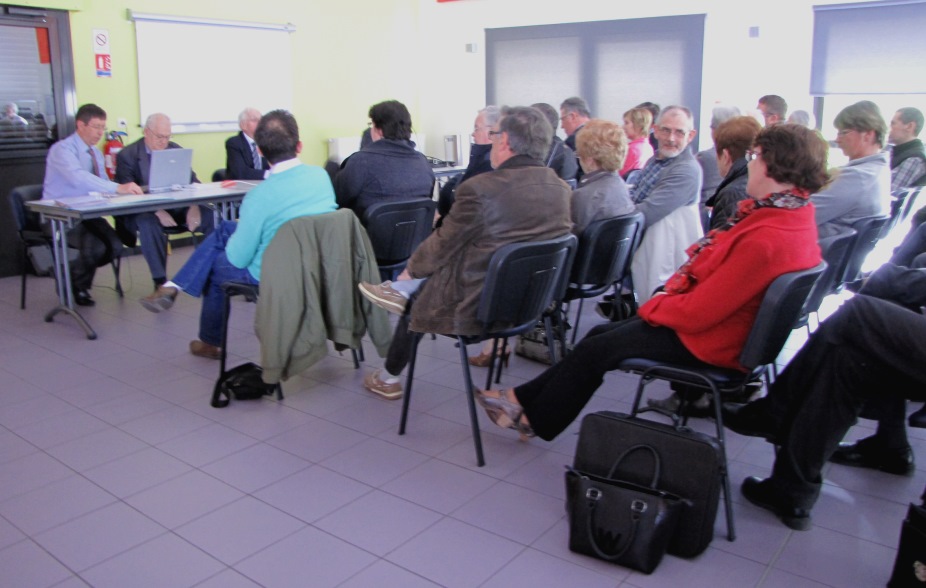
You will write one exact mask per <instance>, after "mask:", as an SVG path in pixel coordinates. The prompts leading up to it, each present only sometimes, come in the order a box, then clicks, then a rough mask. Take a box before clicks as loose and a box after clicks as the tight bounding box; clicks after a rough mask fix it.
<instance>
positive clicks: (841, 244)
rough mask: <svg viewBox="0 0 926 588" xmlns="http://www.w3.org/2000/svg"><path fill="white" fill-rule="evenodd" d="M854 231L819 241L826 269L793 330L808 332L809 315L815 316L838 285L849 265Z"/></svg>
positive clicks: (854, 236)
mask: <svg viewBox="0 0 926 588" xmlns="http://www.w3.org/2000/svg"><path fill="white" fill-rule="evenodd" d="M857 234H858V233H856V232H855V229H849V230H847V231H844V232H842V233H839V234H836V235H830V236H829V237H825V238H823V239H820V255H821V256H822V257H823V261H825V262H826V269H825V270H823V273H822V274H820V278H819V279H818V280H817V281H816V282H815V283H814V285H813V289H811V291H810V295H809V296H808V297H807V303H806V304H805V305H804V311H803V312H802V313H801V316H800V317H799V318H798V319H797V323H796V324H795V325H794V328H795V329H797V328H800V327H804V326H806V327H807V331H808V332H809V331H810V315H811V314H816V313H817V311H818V310H820V305H821V304H822V303H823V299H824V298H825V297H826V296H827V295H828V294H830V293H832V292H833V291H835V289H836V287H837V286H838V285H839V280H840V279H841V276H842V275H843V274H844V273H845V271H846V265H847V264H848V263H849V250H850V249H851V247H852V244H853V243H854V242H855V238H856V235H857Z"/></svg>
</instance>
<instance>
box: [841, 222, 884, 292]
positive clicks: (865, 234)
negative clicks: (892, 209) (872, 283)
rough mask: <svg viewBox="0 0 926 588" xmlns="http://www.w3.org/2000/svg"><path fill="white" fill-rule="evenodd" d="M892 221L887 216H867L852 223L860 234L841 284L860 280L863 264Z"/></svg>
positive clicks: (851, 252)
mask: <svg viewBox="0 0 926 588" xmlns="http://www.w3.org/2000/svg"><path fill="white" fill-rule="evenodd" d="M890 220H891V217H889V216H887V215H883V216H866V217H865V218H860V219H858V220H857V221H855V222H854V223H852V228H853V229H855V232H856V233H858V235H856V237H855V243H854V244H853V245H852V248H851V250H850V251H849V262H848V263H847V264H846V271H845V272H844V273H843V275H842V278H841V280H840V282H852V281H855V279H856V278H858V274H859V271H861V269H862V264H863V263H865V258H866V257H868V254H869V253H871V250H872V249H874V248H875V244H877V242H878V239H880V238H881V231H882V230H883V229H884V225H886V224H887V223H888V222H889V221H890Z"/></svg>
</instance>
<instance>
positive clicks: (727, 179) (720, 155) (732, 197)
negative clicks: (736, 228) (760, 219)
mask: <svg viewBox="0 0 926 588" xmlns="http://www.w3.org/2000/svg"><path fill="white" fill-rule="evenodd" d="M761 130H762V126H761V125H760V124H759V123H758V121H756V119H754V118H752V117H751V116H737V117H735V118H732V119H730V120H728V121H726V122H724V123H721V124H720V126H718V127H717V128H716V129H714V130H713V134H714V150H715V151H714V152H715V153H716V160H717V169H718V171H719V172H720V175H721V177H723V180H721V182H720V184H719V185H718V186H717V189H716V190H715V191H714V194H712V195H711V197H710V198H709V199H708V200H707V202H706V204H707V206H709V207H710V209H711V222H710V227H709V228H710V229H718V228H720V227H721V226H722V225H723V224H724V223H725V222H727V219H728V218H730V217H731V216H733V214H734V213H736V207H737V206H738V205H739V202H740V200H745V199H746V198H747V197H748V196H749V195H748V194H747V193H746V182H747V178H748V173H747V164H748V163H749V161H748V159H747V155H748V154H751V149H752V144H753V142H754V141H755V140H756V135H758V134H759V131H761Z"/></svg>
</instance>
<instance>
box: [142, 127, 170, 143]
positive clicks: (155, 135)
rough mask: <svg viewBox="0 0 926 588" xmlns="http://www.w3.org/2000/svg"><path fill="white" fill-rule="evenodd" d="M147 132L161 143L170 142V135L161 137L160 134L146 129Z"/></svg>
mask: <svg viewBox="0 0 926 588" xmlns="http://www.w3.org/2000/svg"><path fill="white" fill-rule="evenodd" d="M147 130H148V132H149V133H151V136H152V137H154V138H155V139H160V140H161V141H170V138H171V135H162V134H160V133H155V132H154V131H152V130H151V129H147Z"/></svg>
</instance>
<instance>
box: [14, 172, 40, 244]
mask: <svg viewBox="0 0 926 588" xmlns="http://www.w3.org/2000/svg"><path fill="white" fill-rule="evenodd" d="M9 198H10V210H11V211H12V213H13V221H14V222H15V223H16V230H17V231H19V233H20V234H22V233H23V232H24V231H33V232H41V231H42V219H41V216H40V215H39V213H37V212H31V211H30V210H28V209H27V208H26V206H25V203H26V202H31V201H33V200H41V199H42V184H29V185H26V186H17V187H16V188H13V189H12V190H10V196H9Z"/></svg>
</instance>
